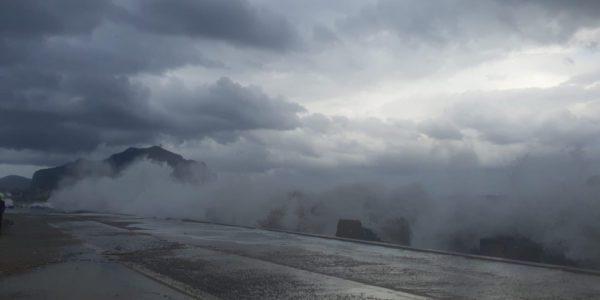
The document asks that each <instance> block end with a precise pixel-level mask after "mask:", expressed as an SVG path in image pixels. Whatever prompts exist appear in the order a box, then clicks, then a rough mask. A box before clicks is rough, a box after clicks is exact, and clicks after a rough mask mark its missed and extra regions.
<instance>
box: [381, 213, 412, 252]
mask: <svg viewBox="0 0 600 300" xmlns="http://www.w3.org/2000/svg"><path fill="white" fill-rule="evenodd" d="M381 231H382V233H383V238H384V239H385V240H386V241H389V242H392V243H396V244H401V245H406V246H410V240H411V238H412V230H411V228H410V224H409V223H408V221H407V220H406V219H404V218H394V219H388V220H386V221H385V222H384V224H383V226H382V228H381Z"/></svg>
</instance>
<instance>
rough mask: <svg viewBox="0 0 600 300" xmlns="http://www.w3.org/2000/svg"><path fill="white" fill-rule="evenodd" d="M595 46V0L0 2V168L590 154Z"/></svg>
mask: <svg viewBox="0 0 600 300" xmlns="http://www.w3.org/2000/svg"><path fill="white" fill-rule="evenodd" d="M599 43H600V2H599V1H595V0H573V1H566V0H565V1H560V0H550V1H542V0H522V1H516V0H515V1H512V0H502V1H500V0H496V1H493V0H488V1H481V0H448V1H417V0H413V1H408V0H377V1H366V0H361V1H357V0H343V1H341V0H340V1H316V0H304V1H279V0H277V1H275V0H228V1H222V0H176V1H167V0H118V1H116V0H115V1H109V0H106V1H99V0H50V1H49V0H18V1H17V0H6V1H0V175H7V174H10V173H16V174H21V175H27V176H30V175H31V172H32V171H33V170H35V169H36V168H38V167H43V166H50V165H56V164H61V163H64V162H66V161H69V160H73V159H75V158H77V157H91V158H94V157H98V158H100V157H104V156H106V155H109V154H110V153H114V152H117V151H121V150H123V149H124V148H126V147H129V146H148V145H157V144H162V145H163V146H164V147H165V148H167V149H170V150H172V151H175V152H178V153H181V154H183V155H185V156H186V157H189V158H192V159H197V160H202V161H205V162H207V163H208V164H209V165H210V166H212V167H213V168H215V169H217V170H219V171H222V172H250V173H281V174H294V175H295V176H305V177H309V178H319V176H320V177H328V178H330V177H347V178H349V180H362V179H373V180H376V179H377V178H378V176H380V177H381V176H383V177H389V176H394V177H397V178H404V177H411V176H412V177H415V176H416V177H418V176H419V174H421V172H423V170H431V171H432V172H435V171H436V170H443V169H448V168H451V169H452V170H457V168H458V169H461V168H466V169H470V168H479V169H493V168H498V167H502V166H506V165H509V164H512V163H514V161H518V160H519V159H522V158H523V157H536V158H538V157H539V158H540V159H542V158H550V159H552V158H553V157H558V156H561V155H562V156H565V155H566V156H585V157H589V158H594V157H598V155H599V154H600V55H599V50H600V49H599V46H600V45H599ZM542 165H543V164H542ZM591 167H593V166H591ZM317 175H318V176H317Z"/></svg>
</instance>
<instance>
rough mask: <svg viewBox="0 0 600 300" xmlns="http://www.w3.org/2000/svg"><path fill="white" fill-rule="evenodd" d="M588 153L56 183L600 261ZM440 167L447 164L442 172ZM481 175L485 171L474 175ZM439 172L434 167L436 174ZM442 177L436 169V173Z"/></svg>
mask: <svg viewBox="0 0 600 300" xmlns="http://www.w3.org/2000/svg"><path fill="white" fill-rule="evenodd" d="M595 166H596V165H595V161H593V160H590V159H586V158H584V157H583V156H582V155H572V154H568V155H563V156H561V157H547V158H543V157H537V158H531V157H524V158H521V159H519V160H516V161H515V162H514V163H512V164H510V165H508V166H507V167H504V168H498V169H497V170H495V173H494V174H496V175H495V176H493V177H486V178H485V179H486V180H491V181H495V182H486V183H485V184H486V185H487V186H493V189H492V190H493V191H494V192H493V193H487V194H486V193H483V192H482V189H481V188H480V187H478V186H474V185H473V182H480V181H481V178H472V177H478V176H479V175H480V174H482V173H484V171H482V170H477V169H474V170H464V169H460V170H452V169H448V168H445V169H440V170H443V172H446V173H449V174H453V171H456V172H455V173H454V175H455V176H454V179H453V180H449V181H450V183H449V184H448V186H446V187H445V188H444V189H439V188H436V187H435V186H434V184H435V182H436V180H435V179H431V180H428V178H425V179H423V180H421V181H419V182H417V181H415V182H413V183H409V184H396V185H393V184H392V185H390V184H374V183H355V182H350V183H348V184H341V185H336V186H332V187H328V188H320V189H314V188H311V186H309V185H308V184H303V183H302V182H298V181H295V180H293V179H291V178H285V177H283V176H279V175H270V174H261V175H231V174H219V175H218V176H217V177H216V178H214V179H213V180H210V181H207V182H204V183H197V184H191V183H183V182H181V181H178V180H176V179H174V178H173V176H172V175H171V173H172V169H171V168H170V167H168V166H167V165H160V164H156V163H153V162H151V161H148V160H142V161H139V162H137V163H134V164H133V165H131V166H130V167H129V168H128V169H127V170H125V171H124V172H123V173H122V174H121V175H119V176H118V177H114V178H111V177H91V178H87V179H83V180H80V181H78V182H76V183H75V184H72V185H67V186H64V187H63V188H61V189H60V190H58V191H56V192H55V193H54V194H53V195H52V197H51V199H50V202H51V203H52V204H53V205H54V207H56V208H59V209H64V210H71V211H75V210H92V211H103V212H118V213H129V214H136V215H143V216H156V217H174V218H194V219H201V220H209V221H216V222H223V223H232V224H240V225H250V226H264V227H274V228H281V229H287V230H294V231H303V232H311V233H319V234H328V235H333V234H334V233H335V226H336V223H337V221H338V219H341V218H346V219H358V220H361V221H362V223H363V225H364V226H366V227H369V228H371V229H373V230H374V231H375V233H377V234H378V235H379V236H380V237H381V238H383V239H384V240H388V241H392V242H393V240H390V239H389V232H388V229H389V228H390V226H393V224H394V220H398V219H400V218H402V219H404V220H406V221H408V223H409V224H410V227H411V231H412V246H415V247H423V248H434V249H444V250H453V251H469V250H472V249H475V248H477V247H478V244H479V239H480V238H484V237H492V236H498V235H511V236H524V237H528V238H530V239H532V240H533V241H535V242H538V243H540V244H542V245H543V247H544V248H545V250H547V251H551V252H559V253H564V254H565V255H566V256H567V257H568V258H569V259H573V260H578V261H586V262H591V263H593V264H595V265H598V264H600V222H598V220H600V176H597V175H595V174H597V173H596V171H597V168H596V167H595ZM440 172H442V171H440ZM478 174H479V175H478ZM438 175H439V174H433V173H432V175H431V178H436V176H438ZM438 177H439V176H438Z"/></svg>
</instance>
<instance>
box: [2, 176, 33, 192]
mask: <svg viewBox="0 0 600 300" xmlns="http://www.w3.org/2000/svg"><path fill="white" fill-rule="evenodd" d="M30 185H31V179H29V178H27V177H23V176H18V175H8V176H5V177H2V178H0V191H2V192H12V191H15V190H27V189H29V186H30Z"/></svg>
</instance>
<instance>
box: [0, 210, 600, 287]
mask: <svg viewBox="0 0 600 300" xmlns="http://www.w3.org/2000/svg"><path fill="white" fill-rule="evenodd" d="M7 219H11V220H13V221H14V223H15V224H14V225H13V226H11V227H10V228H9V229H8V231H7V232H5V235H3V236H1V237H0V299H40V298H44V296H45V297H46V298H52V299H54V298H60V299H68V298H71V299H81V298H86V299H107V298H109V299H118V298H122V299H131V298H143V299H600V273H596V272H594V271H587V270H577V269H569V268H560V267H552V266H544V265H535V264H522V263H513V262H510V261H503V260H497V259H484V258H479V257H473V256H462V255H453V254H444V253H436V252H432V251H421V250H418V249H406V248H397V247H394V246H391V245H377V244H369V243H358V242H352V241H346V240H339V239H330V238H325V237H317V236H308V235H301V234H294V233H286V232H277V231H269V230H261V229H255V228H247V227H239V226H227V225H219V224H211V223H203V222H199V221H193V220H174V219H169V220H167V219H158V218H142V217H135V216H127V215H111V214H96V213H56V212H44V213H30V212H20V213H13V214H8V215H7Z"/></svg>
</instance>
